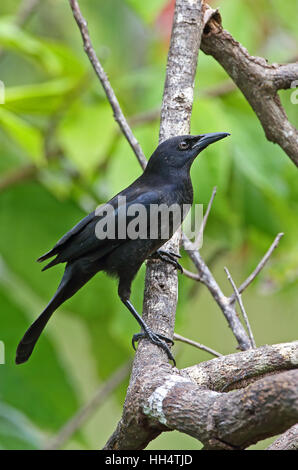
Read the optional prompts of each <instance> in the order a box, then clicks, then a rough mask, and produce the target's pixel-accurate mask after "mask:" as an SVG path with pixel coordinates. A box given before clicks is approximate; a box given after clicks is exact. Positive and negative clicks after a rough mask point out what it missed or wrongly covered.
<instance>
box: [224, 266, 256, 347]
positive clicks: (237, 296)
mask: <svg viewBox="0 0 298 470" xmlns="http://www.w3.org/2000/svg"><path fill="white" fill-rule="evenodd" d="M224 270H225V272H226V274H227V276H228V280H229V281H230V283H231V285H232V287H233V289H234V292H235V296H236V299H237V301H238V304H239V307H240V310H241V312H242V315H243V318H244V322H245V324H246V328H247V331H248V334H249V339H250V343H251V346H252V347H253V348H255V347H256V343H255V340H254V336H253V332H252V329H251V327H250V324H249V320H248V316H247V313H246V310H245V308H244V305H243V302H242V298H241V294H240V292H239V291H238V289H237V287H236V284H235V282H234V281H233V279H232V276H231V274H230V272H229V270H228V268H226V267H225V268H224Z"/></svg>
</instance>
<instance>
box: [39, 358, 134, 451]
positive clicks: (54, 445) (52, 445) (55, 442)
mask: <svg viewBox="0 0 298 470" xmlns="http://www.w3.org/2000/svg"><path fill="white" fill-rule="evenodd" d="M130 368H131V363H130V362H127V363H126V364H125V365H124V366H121V367H120V368H119V369H117V370H116V372H114V373H113V374H112V375H111V377H110V378H109V379H108V380H107V381H106V382H105V383H104V384H103V385H101V386H100V387H99V388H98V390H97V391H96V392H95V394H94V396H93V397H92V398H91V399H90V401H89V402H88V403H86V404H85V405H84V406H83V407H82V408H81V409H80V410H79V411H78V412H77V413H76V414H75V415H74V416H73V417H72V418H71V419H70V420H69V421H68V422H67V423H66V424H65V425H64V426H63V427H62V428H61V429H60V431H59V432H58V434H57V435H56V436H55V437H54V439H52V440H51V441H50V442H49V443H48V444H46V445H45V446H44V449H45V450H55V449H60V448H61V447H62V446H63V445H64V444H65V442H67V441H68V440H69V439H70V437H71V436H72V435H73V434H74V433H75V432H76V431H77V430H78V429H79V428H80V427H82V426H83V424H85V422H86V421H87V420H88V419H89V418H90V417H91V416H92V414H93V413H94V412H95V411H96V410H97V409H98V408H99V407H100V406H101V404H102V403H104V402H105V400H106V399H107V397H108V396H109V395H111V394H112V393H113V392H114V390H115V389H116V388H117V387H118V385H120V384H121V383H122V382H123V380H124V379H125V378H126V377H127V375H128V373H129V371H130Z"/></svg>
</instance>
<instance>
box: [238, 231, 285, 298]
mask: <svg viewBox="0 0 298 470" xmlns="http://www.w3.org/2000/svg"><path fill="white" fill-rule="evenodd" d="M283 235H284V234H283V233H279V234H278V235H277V236H276V237H275V239H274V241H273V243H272V245H271V246H270V248H269V250H268V251H267V252H266V253H265V255H264V256H263V258H262V259H261V261H260V262H259V264H258V265H257V267H256V268H255V270H254V271H253V272H252V273H251V274H250V275H249V276H248V278H247V279H246V280H245V281H244V282H243V283H242V284H241V286H240V287H238V292H239V294H242V292H243V291H244V290H245V289H246V288H247V287H248V286H249V285H250V284H251V283H252V281H253V280H254V279H255V278H256V277H257V275H258V274H259V272H260V271H261V270H262V269H263V268H264V266H265V264H266V263H267V261H268V260H269V258H270V256H271V255H272V253H273V251H274V250H275V248H277V246H278V244H279V242H280V239H281V237H283ZM230 300H231V302H234V301H235V294H233V295H231V297H230Z"/></svg>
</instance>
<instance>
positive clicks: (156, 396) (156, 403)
mask: <svg viewBox="0 0 298 470" xmlns="http://www.w3.org/2000/svg"><path fill="white" fill-rule="evenodd" d="M178 383H190V380H189V379H187V378H185V377H181V376H180V375H169V376H168V378H166V379H165V383H164V384H163V385H161V386H160V387H157V388H156V389H155V390H154V392H153V393H152V394H151V395H150V397H149V398H148V401H147V404H146V405H145V406H144V408H143V411H144V413H145V414H146V415H148V416H150V417H151V418H157V419H158V421H159V422H160V423H162V424H164V425H166V424H167V420H166V417H165V414H164V411H163V401H164V399H165V398H166V397H167V395H168V393H169V391H170V390H171V389H172V388H173V387H174V386H175V385H177V384H178Z"/></svg>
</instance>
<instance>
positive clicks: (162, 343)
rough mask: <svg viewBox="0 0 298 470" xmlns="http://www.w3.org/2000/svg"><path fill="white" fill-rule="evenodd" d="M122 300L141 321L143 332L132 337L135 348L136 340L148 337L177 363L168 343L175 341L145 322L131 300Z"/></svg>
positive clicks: (138, 320)
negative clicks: (153, 329)
mask: <svg viewBox="0 0 298 470" xmlns="http://www.w3.org/2000/svg"><path fill="white" fill-rule="evenodd" d="M121 300H122V302H123V303H124V305H125V306H126V307H127V308H128V310H129V311H130V312H131V313H132V314H133V316H134V317H135V319H136V320H137V322H138V323H139V325H140V326H141V327H142V329H143V332H141V333H137V334H135V335H133V337H132V346H133V348H134V350H135V349H136V348H135V342H136V341H139V340H140V339H143V338H146V339H148V340H149V341H151V343H153V344H156V345H157V346H159V347H160V348H162V349H163V350H164V351H165V353H166V354H167V356H168V358H169V359H170V360H171V361H173V363H174V365H176V362H175V359H174V357H173V355H172V353H171V351H170V349H169V347H168V345H167V344H166V343H170V344H172V345H173V344H174V341H173V340H171V339H170V338H167V337H166V336H164V335H161V334H159V333H154V331H152V330H151V328H150V327H149V326H148V325H147V324H146V323H145V322H144V320H143V319H142V317H141V316H140V315H139V314H138V312H137V311H136V309H135V308H134V306H133V305H132V303H131V302H130V300H128V299H124V298H121Z"/></svg>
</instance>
